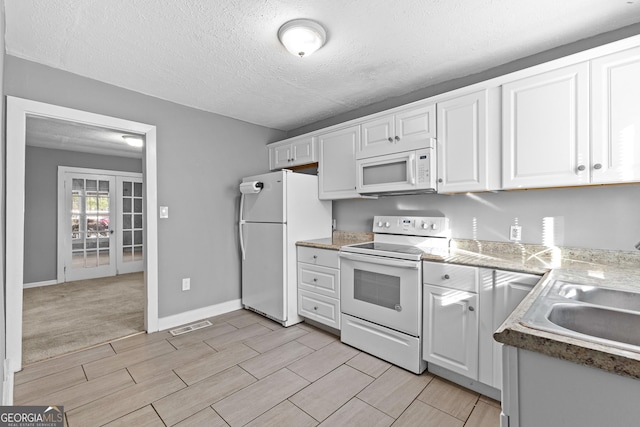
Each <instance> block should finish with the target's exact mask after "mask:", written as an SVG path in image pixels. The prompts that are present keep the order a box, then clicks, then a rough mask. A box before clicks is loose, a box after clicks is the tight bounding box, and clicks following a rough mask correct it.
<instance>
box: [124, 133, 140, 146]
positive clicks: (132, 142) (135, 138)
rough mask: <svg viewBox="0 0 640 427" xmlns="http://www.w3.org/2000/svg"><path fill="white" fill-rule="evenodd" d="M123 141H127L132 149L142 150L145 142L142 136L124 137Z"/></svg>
mask: <svg viewBox="0 0 640 427" xmlns="http://www.w3.org/2000/svg"><path fill="white" fill-rule="evenodd" d="M122 139H124V140H125V141H126V143H127V144H129V145H130V146H132V147H137V148H140V147H142V144H143V143H144V141H143V140H142V137H141V136H140V135H122Z"/></svg>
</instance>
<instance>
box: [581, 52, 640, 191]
mask: <svg viewBox="0 0 640 427" xmlns="http://www.w3.org/2000/svg"><path fill="white" fill-rule="evenodd" d="M591 75H592V86H591V96H592V109H591V114H592V116H591V126H592V127H591V129H592V136H591V143H592V150H591V155H592V165H591V168H592V181H593V183H594V184H606V183H616V182H628V181H640V48H635V49H628V50H624V51H622V52H618V53H614V54H612V55H607V56H604V57H602V58H598V59H595V60H593V61H592V62H591Z"/></svg>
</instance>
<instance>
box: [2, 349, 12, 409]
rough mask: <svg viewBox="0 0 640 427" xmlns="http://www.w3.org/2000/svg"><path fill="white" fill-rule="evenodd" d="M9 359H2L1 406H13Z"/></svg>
mask: <svg viewBox="0 0 640 427" xmlns="http://www.w3.org/2000/svg"><path fill="white" fill-rule="evenodd" d="M10 365H11V364H10V363H9V359H4V363H3V366H2V368H3V369H4V381H2V406H11V405H13V380H14V378H13V371H12V370H11V369H10Z"/></svg>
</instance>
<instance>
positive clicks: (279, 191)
mask: <svg viewBox="0 0 640 427" xmlns="http://www.w3.org/2000/svg"><path fill="white" fill-rule="evenodd" d="M251 181H260V182H262V183H263V184H264V186H263V188H262V190H261V191H260V192H259V193H255V194H245V195H244V196H245V198H244V212H241V215H242V216H241V218H242V219H243V220H244V221H246V222H280V223H283V222H286V221H287V219H286V209H285V205H286V192H285V188H286V182H285V181H286V173H285V172H284V171H278V172H272V173H267V174H263V175H255V176H250V177H247V178H244V179H243V180H242V182H251Z"/></svg>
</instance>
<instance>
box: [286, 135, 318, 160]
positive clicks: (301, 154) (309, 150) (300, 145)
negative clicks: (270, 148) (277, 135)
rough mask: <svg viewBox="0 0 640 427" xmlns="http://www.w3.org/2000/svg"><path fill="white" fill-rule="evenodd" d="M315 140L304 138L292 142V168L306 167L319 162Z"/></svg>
mask: <svg viewBox="0 0 640 427" xmlns="http://www.w3.org/2000/svg"><path fill="white" fill-rule="evenodd" d="M315 139H316V138H315V137H304V138H302V139H299V140H296V141H292V142H291V158H292V162H291V165H290V166H298V165H306V164H308V163H314V162H316V161H317V159H318V157H317V155H316V141H315Z"/></svg>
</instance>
